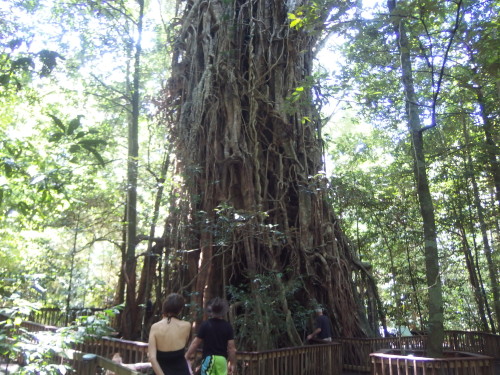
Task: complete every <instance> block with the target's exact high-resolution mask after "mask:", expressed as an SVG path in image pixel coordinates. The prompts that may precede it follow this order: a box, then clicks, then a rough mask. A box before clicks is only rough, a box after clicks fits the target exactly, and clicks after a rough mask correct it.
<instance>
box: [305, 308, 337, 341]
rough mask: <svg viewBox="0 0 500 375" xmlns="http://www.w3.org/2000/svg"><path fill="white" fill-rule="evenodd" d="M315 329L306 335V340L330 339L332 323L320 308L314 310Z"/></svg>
mask: <svg viewBox="0 0 500 375" xmlns="http://www.w3.org/2000/svg"><path fill="white" fill-rule="evenodd" d="M315 311H316V329H315V330H314V331H313V333H311V334H310V335H308V336H307V340H312V339H314V338H316V339H317V340H319V341H325V342H330V341H332V336H333V332H332V324H331V322H330V319H328V317H327V316H326V315H324V314H323V309H322V308H317V309H316V310H315Z"/></svg>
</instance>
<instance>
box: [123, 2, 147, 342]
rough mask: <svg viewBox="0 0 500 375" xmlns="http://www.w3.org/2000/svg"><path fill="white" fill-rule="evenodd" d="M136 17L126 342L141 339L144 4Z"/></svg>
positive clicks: (129, 173)
mask: <svg viewBox="0 0 500 375" xmlns="http://www.w3.org/2000/svg"><path fill="white" fill-rule="evenodd" d="M137 3H138V5H139V16H138V21H137V34H138V37H137V41H136V45H135V57H134V70H133V80H132V87H131V99H132V100H131V104H132V113H131V114H130V120H129V126H128V161H127V252H126V260H125V285H126V296H125V308H124V311H123V314H122V335H123V338H125V339H137V338H138V337H139V335H140V333H139V330H140V328H139V326H138V321H139V319H138V317H139V306H138V302H137V298H136V286H137V277H136V267H137V259H136V256H135V248H136V246H137V176H138V158H139V114H140V113H139V111H140V95H139V89H140V85H139V84H140V67H141V54H142V48H141V38H142V21H143V15H144V0H137Z"/></svg>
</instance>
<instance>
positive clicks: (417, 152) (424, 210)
mask: <svg viewBox="0 0 500 375" xmlns="http://www.w3.org/2000/svg"><path fill="white" fill-rule="evenodd" d="M387 5H388V9H389V12H390V14H391V22H392V25H393V27H394V31H395V33H396V38H397V43H398V48H399V55H400V59H401V71H402V84H403V89H404V92H405V99H406V112H407V116H408V129H409V131H410V135H411V140H412V146H413V160H414V175H415V180H416V184H417V195H418V198H419V205H420V213H421V215H422V221H423V229H424V248H425V270H426V279H427V286H428V306H429V321H428V330H429V340H428V348H427V351H428V355H429V356H431V357H434V358H435V357H440V356H441V355H442V352H443V349H442V345H443V338H444V331H443V330H444V329H443V296H442V289H441V277H440V274H439V254H438V248H437V238H436V224H435V218H434V206H433V203H432V197H431V194H430V189H429V182H428V179H427V170H426V162H425V155H424V145H423V129H422V128H421V124H420V115H419V108H418V104H417V103H418V100H417V97H416V94H415V89H414V85H413V73H412V66H411V56H410V48H411V47H410V45H409V43H408V38H407V35H406V30H405V24H404V20H403V18H402V17H401V16H398V15H397V11H398V9H397V6H396V0H388V1H387Z"/></svg>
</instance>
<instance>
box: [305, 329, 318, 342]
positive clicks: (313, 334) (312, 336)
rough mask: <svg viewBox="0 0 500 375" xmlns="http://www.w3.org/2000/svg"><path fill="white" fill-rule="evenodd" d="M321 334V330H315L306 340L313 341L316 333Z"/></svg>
mask: <svg viewBox="0 0 500 375" xmlns="http://www.w3.org/2000/svg"><path fill="white" fill-rule="evenodd" d="M320 332H321V328H316V329H315V330H314V331H313V333H311V334H310V335H308V336H307V339H308V340H311V339H313V338H314V337H315V336H316V335H317V334H318V333H320Z"/></svg>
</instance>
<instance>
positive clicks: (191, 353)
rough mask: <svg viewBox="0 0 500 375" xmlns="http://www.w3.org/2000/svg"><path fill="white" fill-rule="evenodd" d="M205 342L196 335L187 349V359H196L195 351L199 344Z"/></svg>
mask: <svg viewBox="0 0 500 375" xmlns="http://www.w3.org/2000/svg"><path fill="white" fill-rule="evenodd" d="M202 342H203V340H202V339H200V338H199V337H195V338H194V340H193V342H192V343H191V345H189V349H188V350H187V352H186V354H185V355H184V357H186V359H187V360H188V361H191V360H193V359H194V356H195V353H196V349H198V346H200V344H201V343H202Z"/></svg>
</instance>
